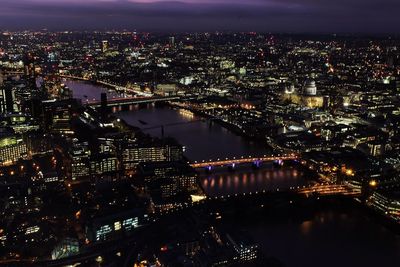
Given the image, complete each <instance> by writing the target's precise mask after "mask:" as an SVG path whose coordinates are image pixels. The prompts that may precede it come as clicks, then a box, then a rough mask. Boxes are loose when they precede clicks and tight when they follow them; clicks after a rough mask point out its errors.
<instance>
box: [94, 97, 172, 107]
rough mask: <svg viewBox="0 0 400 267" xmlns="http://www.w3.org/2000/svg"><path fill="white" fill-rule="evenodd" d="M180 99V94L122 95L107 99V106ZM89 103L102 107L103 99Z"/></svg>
mask: <svg viewBox="0 0 400 267" xmlns="http://www.w3.org/2000/svg"><path fill="white" fill-rule="evenodd" d="M177 99H179V97H178V96H153V97H121V98H112V99H109V100H107V107H117V106H124V105H134V104H147V103H155V102H163V101H172V100H177ZM86 104H87V105H89V106H92V107H95V108H98V107H101V101H87V102H86Z"/></svg>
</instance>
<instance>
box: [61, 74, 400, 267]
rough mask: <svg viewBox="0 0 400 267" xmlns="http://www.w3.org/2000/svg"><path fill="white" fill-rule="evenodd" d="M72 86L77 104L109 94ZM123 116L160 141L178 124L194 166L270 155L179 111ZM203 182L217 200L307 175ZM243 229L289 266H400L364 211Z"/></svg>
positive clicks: (388, 238)
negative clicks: (85, 98)
mask: <svg viewBox="0 0 400 267" xmlns="http://www.w3.org/2000/svg"><path fill="white" fill-rule="evenodd" d="M67 85H68V86H69V87H70V88H71V89H72V90H73V92H74V96H75V97H77V98H84V96H87V98H89V99H91V98H97V97H100V92H108V90H107V89H105V88H102V87H98V86H95V85H92V84H88V83H84V82H78V81H68V82H67ZM109 96H110V97H112V96H113V94H112V93H110V95H109ZM117 116H119V117H120V118H122V119H124V120H125V121H126V122H127V123H129V124H131V125H134V126H138V127H140V128H142V129H143V131H144V132H146V133H148V134H151V135H155V136H161V129H160V128H154V127H157V126H159V125H167V124H171V123H174V124H175V125H174V126H165V129H164V134H165V136H171V137H174V138H175V139H177V140H178V141H179V142H180V143H181V144H183V145H184V146H185V148H186V151H185V155H186V156H187V157H188V158H189V159H190V160H192V161H195V160H207V159H217V158H225V157H229V158H231V157H239V156H242V155H243V156H245V155H247V156H250V155H251V156H260V155H263V154H267V153H268V152H269V151H268V148H266V147H264V146H262V145H259V144H255V143H253V142H250V141H248V140H245V139H243V138H242V137H240V136H237V135H236V134H234V133H232V132H230V131H229V130H227V129H225V128H223V127H221V126H220V125H218V124H212V125H210V124H209V123H208V122H206V121H201V120H199V118H197V117H195V116H192V115H190V114H188V113H186V112H183V111H180V110H178V109H171V108H168V107H162V108H157V107H153V106H148V107H147V108H138V107H135V108H133V109H131V110H130V111H123V112H119V113H118V114H117ZM139 120H141V121H142V122H140V121H139ZM143 122H144V123H145V124H143ZM177 123H179V124H177ZM147 128H152V129H147ZM146 129H147V130H146ZM200 176H201V183H202V185H203V188H204V189H205V191H206V192H207V194H209V195H211V196H217V195H220V194H229V193H241V192H247V191H254V190H263V189H271V188H278V187H282V188H285V187H289V186H295V185H301V184H303V183H304V182H305V181H304V178H303V176H302V173H301V172H300V171H298V170H296V169H295V168H289V167H288V168H282V169H274V168H273V167H272V166H266V167H265V168H262V169H260V170H251V169H240V170H237V171H235V172H229V171H226V170H223V169H222V170H219V171H218V170H217V171H215V172H213V173H211V174H207V173H205V172H202V173H201V175H200ZM237 227H239V228H243V229H245V230H246V231H248V232H249V233H250V235H252V237H253V239H254V240H255V241H257V242H258V243H259V244H260V245H261V249H262V251H263V252H264V254H265V255H268V256H274V257H276V258H278V259H279V260H281V261H282V262H283V263H284V264H285V266H293V267H303V266H304V267H320V266H324V267H336V266H352V267H358V266H360V267H368V266H374V267H376V266H379V267H392V266H393V267H397V266H400V236H399V235H397V234H395V233H394V232H392V231H390V230H388V229H387V228H385V227H384V226H382V225H381V224H380V223H378V222H375V221H374V220H373V219H371V218H369V217H368V216H367V215H366V214H365V213H364V212H363V211H361V210H359V209H358V208H353V207H349V208H336V209H329V210H323V211H318V212H314V213H312V215H311V216H310V217H309V218H301V219H299V218H294V217H293V216H292V215H290V214H288V215H287V216H284V217H279V218H276V219H275V220H273V221H271V220H267V221H264V220H257V221H252V219H251V218H249V222H248V223H247V224H246V225H237Z"/></svg>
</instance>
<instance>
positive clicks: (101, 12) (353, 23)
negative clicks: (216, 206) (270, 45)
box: [0, 0, 400, 34]
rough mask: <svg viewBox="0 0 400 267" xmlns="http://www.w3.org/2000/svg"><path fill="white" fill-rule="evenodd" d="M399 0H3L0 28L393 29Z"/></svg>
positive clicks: (379, 31)
mask: <svg viewBox="0 0 400 267" xmlns="http://www.w3.org/2000/svg"><path fill="white" fill-rule="evenodd" d="M399 8H400V3H399V2H398V1H394V0H384V1H379V2H377V1H373V0H368V1H360V0H351V1H343V0H339V1H314V0H285V1H276V0H252V1H245V2H243V1H237V0H234V1H225V0H219V1H209V0H180V1H160V0H159V1H145V0H133V1H129V0H89V1H76V0H63V1H52V0H20V1H9V0H5V1H2V7H1V8H0V14H1V18H0V25H2V28H3V30H21V29H43V28H47V29H49V30H93V29H97V30H104V29H107V30H112V29H129V30H133V29H137V30H139V31H141V30H143V31H164V32H186V31H188V32H193V31H259V32H287V33H368V34H397V33H398V30H397V28H396V25H398V24H399V23H400V18H399V17H398V16H397V14H396V13H397V10H399Z"/></svg>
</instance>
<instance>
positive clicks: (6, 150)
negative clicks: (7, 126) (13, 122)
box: [0, 131, 28, 165]
mask: <svg viewBox="0 0 400 267" xmlns="http://www.w3.org/2000/svg"><path fill="white" fill-rule="evenodd" d="M27 152H28V151H27V146H26V143H25V142H24V141H23V139H22V138H20V137H18V136H16V135H15V134H13V133H11V132H10V131H1V132H0V164H3V165H8V164H12V163H13V162H15V161H17V160H18V159H20V158H27Z"/></svg>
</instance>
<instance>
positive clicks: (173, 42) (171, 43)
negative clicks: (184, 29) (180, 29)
mask: <svg viewBox="0 0 400 267" xmlns="http://www.w3.org/2000/svg"><path fill="white" fill-rule="evenodd" d="M169 46H170V47H175V37H174V36H171V37H169Z"/></svg>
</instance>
